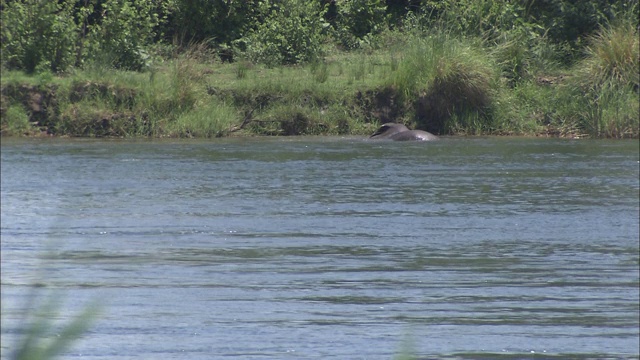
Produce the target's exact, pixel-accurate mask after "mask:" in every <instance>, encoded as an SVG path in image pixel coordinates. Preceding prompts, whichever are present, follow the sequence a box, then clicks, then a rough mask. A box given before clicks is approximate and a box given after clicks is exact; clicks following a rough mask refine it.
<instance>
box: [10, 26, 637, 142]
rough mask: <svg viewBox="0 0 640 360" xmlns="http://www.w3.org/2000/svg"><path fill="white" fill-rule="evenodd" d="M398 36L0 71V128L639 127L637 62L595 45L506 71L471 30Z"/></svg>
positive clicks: (146, 132)
mask: <svg viewBox="0 0 640 360" xmlns="http://www.w3.org/2000/svg"><path fill="white" fill-rule="evenodd" d="M636 38H637V35H634V34H633V32H631V36H630V37H629V40H625V41H635V40H636ZM396 40H397V39H394V38H390V39H388V43H389V45H388V46H387V47H385V48H384V50H368V51H365V50H362V51H355V52H340V51H334V52H332V53H329V55H328V56H327V57H325V59H324V61H322V62H314V63H309V64H306V65H297V66H281V67H275V68H269V67H266V66H263V65H259V64H253V63H251V62H248V61H242V60H241V61H236V62H233V63H226V62H224V63H223V62H220V61H219V60H216V61H214V60H212V59H213V57H211V56H209V55H208V54H207V52H206V50H205V49H203V48H201V47H197V46H194V47H192V48H191V49H189V50H188V51H186V52H183V53H182V54H180V55H176V56H174V57H172V58H168V59H165V60H164V61H162V62H157V63H155V64H154V65H152V66H150V67H149V69H148V70H147V71H145V72H131V71H123V70H113V69H108V68H99V67H94V68H89V69H84V70H78V69H76V70H73V71H71V72H69V73H67V74H63V75H53V74H51V73H40V74H36V75H25V74H24V73H21V72H17V71H6V70H3V72H2V86H1V94H2V106H1V109H0V114H1V117H2V136H70V137H154V138H161V137H202V138H210V137H225V136H261V135H266V136H287V135H365V134H370V133H372V132H373V131H374V130H375V128H376V127H377V126H378V125H379V124H380V123H384V122H389V121H394V122H402V123H405V124H407V125H408V126H410V127H412V128H418V129H423V130H427V131H430V132H432V133H435V134H440V135H528V136H554V137H606V138H638V135H639V120H638V118H639V105H638V85H637V76H638V74H637V71H636V73H635V75H634V74H632V75H625V74H624V73H623V74H622V75H624V76H630V79H627V78H625V77H624V76H620V75H619V74H617V73H615V72H613V73H607V72H604V73H602V71H601V72H600V73H594V71H595V70H590V69H597V68H602V64H599V63H597V61H599V59H598V58H597V56H596V55H597V54H593V55H592V56H590V57H587V58H586V59H585V60H583V61H582V62H580V63H578V64H576V65H575V66H573V67H571V68H563V67H561V66H543V65H544V64H540V65H538V66H537V67H535V68H534V67H533V66H529V67H528V69H529V70H528V71H527V72H526V73H522V74H519V75H518V78H517V79H516V78H514V76H515V75H514V73H513V72H507V71H505V66H504V64H503V63H501V62H500V57H499V56H498V55H499V54H498V55H496V52H495V51H488V50H485V49H483V48H482V47H481V46H479V45H478V44H477V43H474V42H473V41H471V40H462V39H456V38H450V37H447V36H445V35H438V36H429V37H423V38H414V39H411V40H409V41H406V40H404V41H396ZM618 42H620V40H618ZM606 43H607V39H602V44H606ZM394 44H395V45H394ZM603 46H604V45H603ZM632 50H633V51H635V53H636V55H637V44H636V45H635V49H633V45H632ZM631 55H633V52H632V53H631ZM600 60H601V59H600ZM614 60H615V59H613V60H611V59H609V62H610V63H612V64H610V65H611V66H613V68H616V66H618V65H619V63H620V61H619V60H615V61H614ZM616 61H617V62H616ZM633 61H635V63H636V64H637V57H636V59H635V60H633V59H632V60H631V68H632V69H633V67H632V66H633V64H634V63H633ZM618 68H619V66H618ZM534 70H535V71H534Z"/></svg>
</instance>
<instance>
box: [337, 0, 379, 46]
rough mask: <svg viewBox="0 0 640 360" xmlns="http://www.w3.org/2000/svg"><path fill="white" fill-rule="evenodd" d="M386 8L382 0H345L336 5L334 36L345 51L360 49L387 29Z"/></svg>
mask: <svg viewBox="0 0 640 360" xmlns="http://www.w3.org/2000/svg"><path fill="white" fill-rule="evenodd" d="M386 11H387V6H386V5H385V2H384V1H382V0H346V1H341V2H340V3H339V5H338V14H337V17H336V22H335V36H336V38H337V40H338V42H339V43H340V44H341V45H342V46H343V47H344V48H346V49H355V48H359V47H361V46H362V45H363V44H364V43H367V42H369V41H370V39H369V38H370V36H372V35H376V34H378V33H380V32H381V31H383V30H385V29H386V28H387V14H386Z"/></svg>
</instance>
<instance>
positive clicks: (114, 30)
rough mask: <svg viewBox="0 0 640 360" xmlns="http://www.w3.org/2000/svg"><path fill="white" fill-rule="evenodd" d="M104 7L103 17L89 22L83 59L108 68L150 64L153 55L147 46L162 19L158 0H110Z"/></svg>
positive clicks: (137, 66)
mask: <svg viewBox="0 0 640 360" xmlns="http://www.w3.org/2000/svg"><path fill="white" fill-rule="evenodd" d="M101 7H102V8H101V9H100V11H99V12H100V14H101V17H100V21H99V22H95V23H93V24H90V25H88V36H86V38H83V39H82V40H83V44H82V51H83V54H82V57H83V59H88V60H89V61H90V62H94V63H97V64H100V65H101V66H105V67H108V68H111V67H114V68H117V69H126V70H143V69H146V68H148V66H149V65H150V56H149V54H148V53H147V50H146V47H147V45H149V43H150V42H151V41H152V40H153V37H154V36H155V28H156V26H157V25H158V24H159V22H160V18H159V13H158V11H157V10H158V9H157V6H156V4H155V2H154V1H153V0H136V1H133V0H106V1H104V2H102V3H101ZM89 14H90V12H87V13H85V14H84V16H89Z"/></svg>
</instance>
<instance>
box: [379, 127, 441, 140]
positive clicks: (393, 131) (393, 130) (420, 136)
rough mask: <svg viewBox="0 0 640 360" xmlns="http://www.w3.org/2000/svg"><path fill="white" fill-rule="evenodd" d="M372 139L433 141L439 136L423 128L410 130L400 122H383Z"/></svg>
mask: <svg viewBox="0 0 640 360" xmlns="http://www.w3.org/2000/svg"><path fill="white" fill-rule="evenodd" d="M369 138H370V139H390V140H394V141H407V140H418V141H432V140H438V137H437V136H435V135H433V134H431V133H428V132H426V131H422V130H409V128H407V127H406V126H404V125H402V124H398V123H386V124H382V125H381V126H380V128H379V129H378V130H377V131H376V132H375V133H373V135H371V136H370V137H369Z"/></svg>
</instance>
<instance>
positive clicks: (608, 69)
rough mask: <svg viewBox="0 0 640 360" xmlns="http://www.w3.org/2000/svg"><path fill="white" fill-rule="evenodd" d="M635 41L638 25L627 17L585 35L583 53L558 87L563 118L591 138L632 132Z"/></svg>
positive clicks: (638, 79) (637, 84)
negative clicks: (587, 44) (583, 56)
mask: <svg viewBox="0 0 640 360" xmlns="http://www.w3.org/2000/svg"><path fill="white" fill-rule="evenodd" d="M638 46H639V45H638V29H637V28H636V27H635V26H634V25H633V24H632V23H629V22H622V23H621V24H618V25H616V26H613V27H611V28H603V29H601V30H600V31H599V32H598V33H597V34H596V35H594V36H593V37H592V38H591V39H590V45H589V46H588V47H587V50H586V55H587V56H586V57H585V59H583V60H582V61H581V62H579V63H578V64H576V66H575V68H574V70H573V73H572V76H571V79H570V81H568V84H567V86H565V87H563V88H562V89H561V90H560V92H559V99H560V103H561V104H564V106H563V107H562V108H561V116H562V117H563V118H564V120H565V122H567V123H572V124H573V126H574V127H576V128H579V129H582V130H583V131H585V132H586V133H587V134H588V135H589V136H591V137H611V138H628V137H638V135H639V125H640V124H639V122H640V120H639V118H640V112H639V105H638V96H639V90H640V73H639V71H638V69H639V68H640V62H639V59H640V52H639V50H638Z"/></svg>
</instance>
